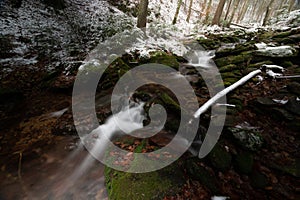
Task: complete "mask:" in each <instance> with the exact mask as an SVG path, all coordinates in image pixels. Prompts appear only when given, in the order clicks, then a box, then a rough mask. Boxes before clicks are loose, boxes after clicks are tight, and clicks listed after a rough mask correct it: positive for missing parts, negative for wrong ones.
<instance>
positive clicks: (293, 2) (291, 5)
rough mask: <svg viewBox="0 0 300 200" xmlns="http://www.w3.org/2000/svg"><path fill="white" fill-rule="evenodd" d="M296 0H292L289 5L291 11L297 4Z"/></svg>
mask: <svg viewBox="0 0 300 200" xmlns="http://www.w3.org/2000/svg"><path fill="white" fill-rule="evenodd" d="M295 3H296V0H290V5H289V12H291V11H292V9H293V7H294V6H295Z"/></svg>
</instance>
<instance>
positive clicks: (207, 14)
mask: <svg viewBox="0 0 300 200" xmlns="http://www.w3.org/2000/svg"><path fill="white" fill-rule="evenodd" d="M211 4H212V0H209V2H208V5H207V7H206V10H205V20H204V23H205V24H207V22H208V19H209V14H210V9H211Z"/></svg>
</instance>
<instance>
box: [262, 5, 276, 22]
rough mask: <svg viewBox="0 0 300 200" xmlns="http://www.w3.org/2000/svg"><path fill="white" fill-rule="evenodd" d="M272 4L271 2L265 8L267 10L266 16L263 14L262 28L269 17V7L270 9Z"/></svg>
mask: <svg viewBox="0 0 300 200" xmlns="http://www.w3.org/2000/svg"><path fill="white" fill-rule="evenodd" d="M273 3H274V0H271V1H270V3H269V5H268V6H267V10H266V14H265V17H264V20H263V24H262V25H263V26H265V25H266V24H267V22H268V19H269V16H270V12H271V7H272V4H273Z"/></svg>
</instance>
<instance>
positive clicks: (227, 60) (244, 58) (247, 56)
mask: <svg viewBox="0 0 300 200" xmlns="http://www.w3.org/2000/svg"><path fill="white" fill-rule="evenodd" d="M251 58H252V55H251V53H249V52H247V53H244V54H240V55H237V56H227V57H223V58H218V59H216V60H215V63H216V65H217V66H218V67H222V66H226V65H229V64H240V63H248V62H249V61H250V60H251Z"/></svg>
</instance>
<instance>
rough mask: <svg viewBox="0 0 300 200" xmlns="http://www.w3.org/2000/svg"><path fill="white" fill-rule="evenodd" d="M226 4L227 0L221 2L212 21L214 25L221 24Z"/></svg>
mask: <svg viewBox="0 0 300 200" xmlns="http://www.w3.org/2000/svg"><path fill="white" fill-rule="evenodd" d="M225 2H226V0H220V1H219V4H218V7H217V10H216V13H215V16H214V18H213V20H212V24H217V25H219V24H220V19H221V15H222V13H223V9H224V5H225Z"/></svg>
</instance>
